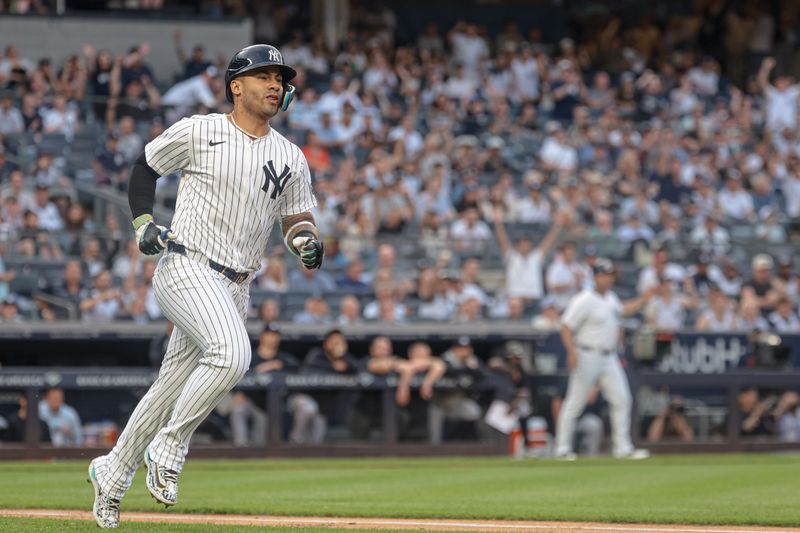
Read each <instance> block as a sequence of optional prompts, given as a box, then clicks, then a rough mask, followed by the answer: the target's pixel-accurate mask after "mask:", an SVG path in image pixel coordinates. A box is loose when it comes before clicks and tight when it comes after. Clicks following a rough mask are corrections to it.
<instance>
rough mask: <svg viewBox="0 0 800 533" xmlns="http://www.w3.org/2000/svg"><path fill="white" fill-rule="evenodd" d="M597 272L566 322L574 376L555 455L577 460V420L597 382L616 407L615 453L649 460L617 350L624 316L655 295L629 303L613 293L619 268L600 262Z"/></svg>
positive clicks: (572, 302) (613, 417) (570, 308)
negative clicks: (635, 427) (637, 444)
mask: <svg viewBox="0 0 800 533" xmlns="http://www.w3.org/2000/svg"><path fill="white" fill-rule="evenodd" d="M592 269H593V272H594V287H593V288H591V289H589V288H587V289H584V290H583V291H581V292H580V293H578V294H576V295H575V296H574V297H573V298H572V299H571V300H570V302H569V304H568V305H567V308H566V310H565V311H564V315H563V317H562V319H561V323H562V326H561V340H562V342H563V344H564V349H565V350H566V352H567V366H568V367H569V369H570V376H569V384H568V385H567V397H566V399H565V400H564V404H563V405H562V407H561V412H560V414H559V417H558V423H557V426H556V449H555V455H556V457H557V458H560V459H567V460H573V459H575V458H576V456H575V453H574V452H573V450H572V440H573V435H574V432H575V421H576V420H577V419H578V417H579V416H580V415H581V413H582V412H583V409H584V408H585V407H586V402H587V400H588V398H589V395H590V393H591V391H592V387H594V386H595V385H596V384H597V385H599V386H600V390H601V392H602V393H603V396H604V397H605V399H606V401H607V402H608V404H609V406H610V408H611V426H612V428H611V430H612V433H611V436H612V441H613V455H614V456H615V457H618V458H630V459H644V458H646V457H647V456H649V452H647V450H640V449H634V447H633V444H632V443H631V437H630V432H631V392H630V386H629V385H628V378H627V377H626V376H625V371H624V370H623V369H622V366H621V365H620V362H619V357H618V356H617V351H618V343H619V339H620V335H621V333H622V330H621V324H620V317H621V316H622V315H631V314H633V313H636V312H637V311H638V310H639V309H640V308H641V307H642V306H643V305H644V304H645V303H646V302H647V301H648V300H649V299H650V298H651V297H652V294H653V293H652V292H648V293H647V294H645V295H643V296H640V297H639V298H636V299H635V300H631V301H628V302H625V303H624V304H623V303H622V302H621V301H620V300H619V298H618V297H617V295H616V294H614V292H613V291H612V290H611V288H612V287H613V286H614V279H615V272H614V264H613V263H612V262H611V261H610V260H608V259H605V258H599V259H597V260H596V262H595V264H594V266H593V267H592Z"/></svg>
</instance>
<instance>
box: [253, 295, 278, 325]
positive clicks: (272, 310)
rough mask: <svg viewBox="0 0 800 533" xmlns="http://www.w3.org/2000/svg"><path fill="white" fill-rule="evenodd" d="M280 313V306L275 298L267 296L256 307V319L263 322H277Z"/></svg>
mask: <svg viewBox="0 0 800 533" xmlns="http://www.w3.org/2000/svg"><path fill="white" fill-rule="evenodd" d="M280 315H281V310H280V306H279V305H278V300H276V299H275V298H267V299H266V300H264V301H263V302H261V305H260V306H259V307H258V320H260V321H261V322H264V323H265V324H269V323H270V322H277V321H278V320H279V319H280Z"/></svg>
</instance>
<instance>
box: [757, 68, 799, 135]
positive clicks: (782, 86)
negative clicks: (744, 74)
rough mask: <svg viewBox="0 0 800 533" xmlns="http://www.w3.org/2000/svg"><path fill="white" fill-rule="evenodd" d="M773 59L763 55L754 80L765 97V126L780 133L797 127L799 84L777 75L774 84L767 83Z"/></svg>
mask: <svg viewBox="0 0 800 533" xmlns="http://www.w3.org/2000/svg"><path fill="white" fill-rule="evenodd" d="M776 64H777V63H776V62H775V59H774V58H772V57H765V58H764V60H763V61H762V62H761V68H760V69H759V71H758V75H757V77H756V80H757V82H758V85H759V87H760V88H761V90H762V91H764V96H765V98H766V124H765V125H766V127H767V129H768V130H770V131H772V132H775V133H780V132H782V131H783V130H785V129H789V130H795V129H796V127H797V112H798V98H799V97H800V85H799V84H793V83H792V79H791V78H790V77H788V76H778V77H777V78H776V80H775V85H772V84H770V83H769V74H770V72H771V71H772V69H773V68H775V65H776Z"/></svg>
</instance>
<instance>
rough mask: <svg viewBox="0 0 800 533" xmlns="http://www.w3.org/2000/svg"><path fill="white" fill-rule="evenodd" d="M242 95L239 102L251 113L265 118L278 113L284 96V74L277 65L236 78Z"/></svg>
mask: <svg viewBox="0 0 800 533" xmlns="http://www.w3.org/2000/svg"><path fill="white" fill-rule="evenodd" d="M235 81H237V82H239V87H240V90H241V95H240V96H239V103H240V104H241V105H242V106H243V107H244V108H245V109H246V110H247V111H248V112H250V113H252V114H254V115H257V116H259V117H261V118H263V119H265V120H267V119H270V118H272V117H274V116H275V115H276V114H277V113H278V107H279V106H280V101H281V97H282V96H283V94H282V93H283V75H282V74H281V70H280V68H279V67H276V66H269V67H264V68H260V69H257V70H254V71H252V72H249V73H247V74H245V75H243V76H239V77H238V78H236V80H235Z"/></svg>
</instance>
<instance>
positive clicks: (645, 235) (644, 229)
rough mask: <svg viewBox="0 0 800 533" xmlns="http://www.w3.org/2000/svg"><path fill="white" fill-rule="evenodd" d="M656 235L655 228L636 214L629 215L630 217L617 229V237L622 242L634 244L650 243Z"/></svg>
mask: <svg viewBox="0 0 800 533" xmlns="http://www.w3.org/2000/svg"><path fill="white" fill-rule="evenodd" d="M655 236H656V234H655V232H654V231H653V228H651V227H650V226H648V225H647V224H645V223H643V222H642V220H641V219H640V218H639V216H638V215H636V214H631V215H629V217H628V218H627V219H626V220H625V222H623V224H622V225H621V226H620V227H619V229H618V230H617V238H619V240H620V242H623V243H627V244H633V243H636V242H644V243H647V244H650V242H651V241H652V240H653V239H654V238H655Z"/></svg>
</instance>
